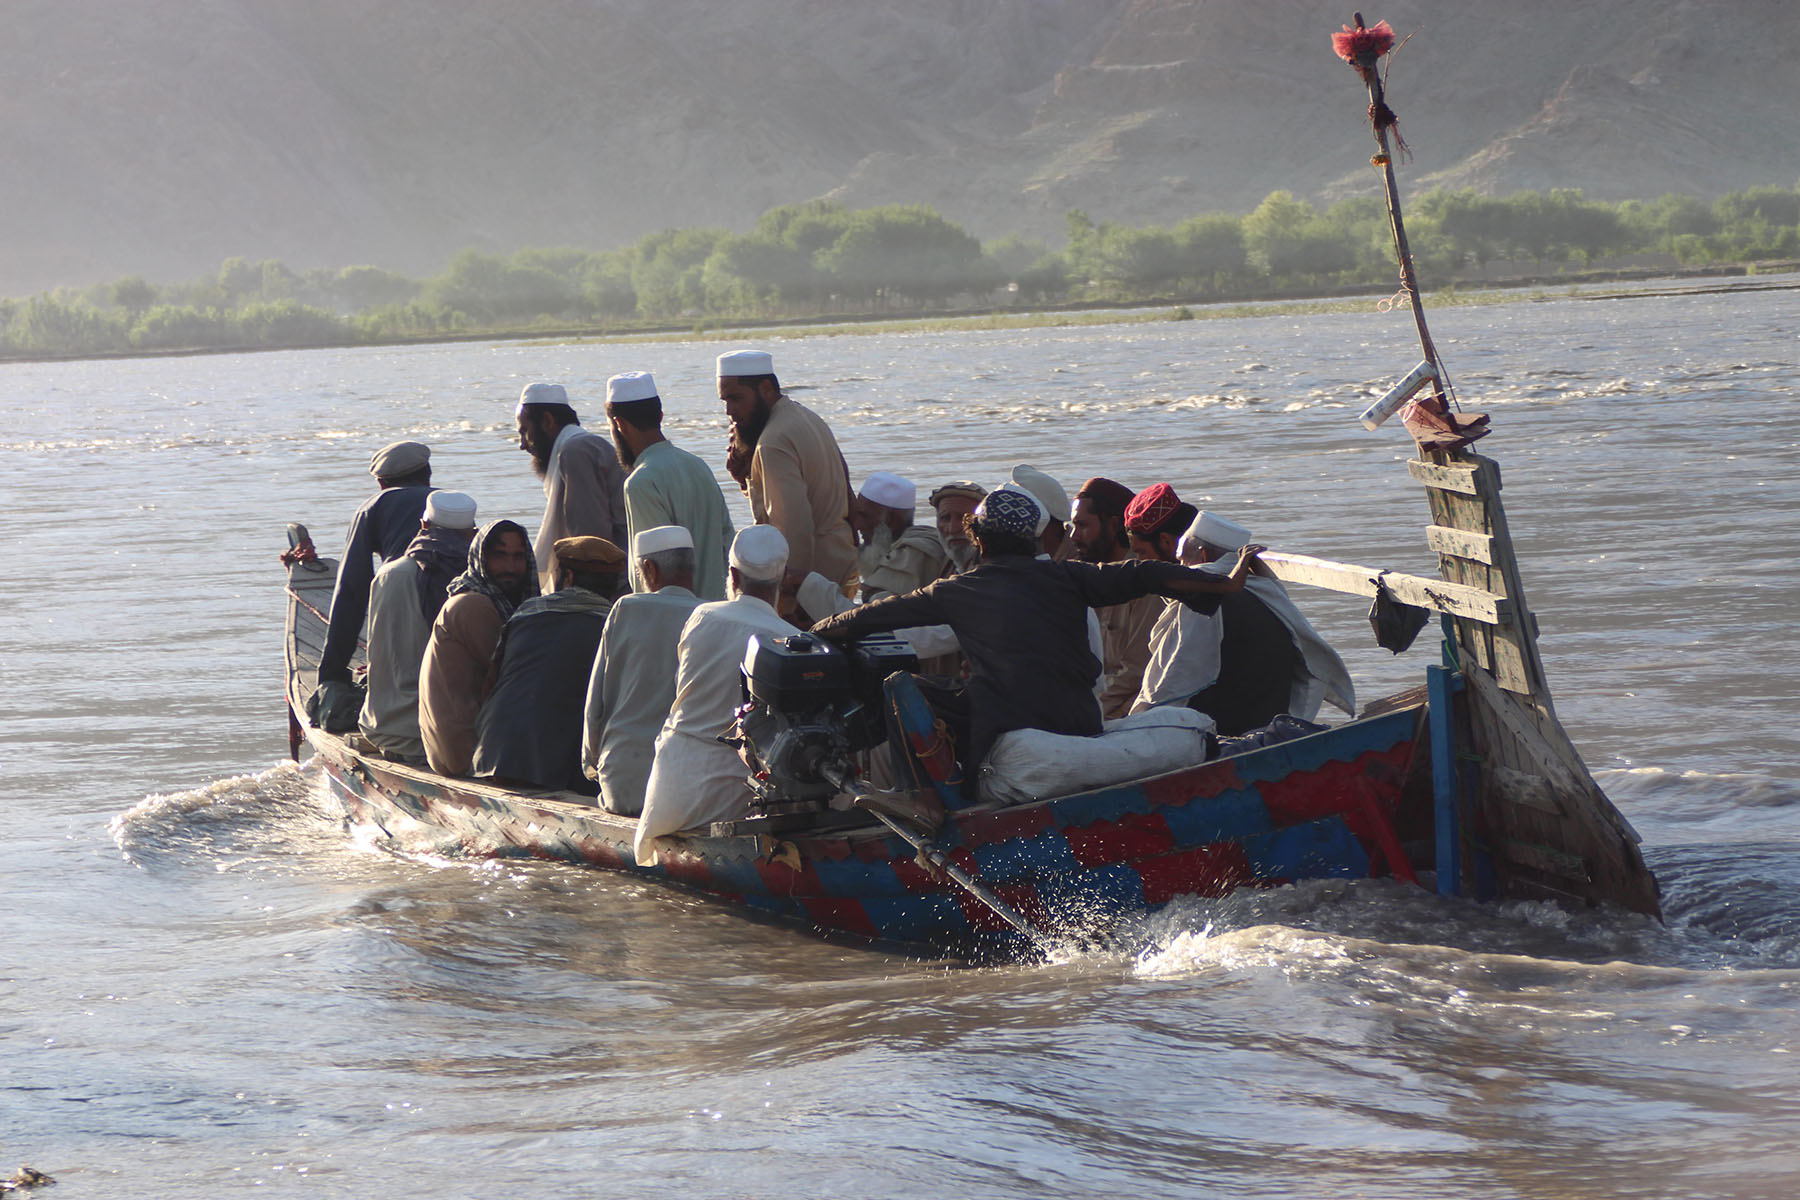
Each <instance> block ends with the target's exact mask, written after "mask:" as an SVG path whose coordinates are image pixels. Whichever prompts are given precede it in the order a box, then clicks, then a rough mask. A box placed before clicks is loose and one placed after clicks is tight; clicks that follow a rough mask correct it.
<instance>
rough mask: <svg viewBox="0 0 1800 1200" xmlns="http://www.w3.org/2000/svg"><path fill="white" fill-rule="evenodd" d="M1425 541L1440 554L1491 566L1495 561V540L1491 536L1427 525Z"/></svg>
mask: <svg viewBox="0 0 1800 1200" xmlns="http://www.w3.org/2000/svg"><path fill="white" fill-rule="evenodd" d="M1425 541H1426V542H1427V543H1428V544H1429V545H1430V546H1431V548H1432V549H1433V550H1436V551H1437V552H1438V553H1439V554H1448V555H1451V556H1452V557H1455V558H1466V559H1469V560H1471V561H1473V562H1478V563H1483V564H1491V563H1492V562H1493V561H1494V539H1493V536H1492V535H1491V534H1486V533H1470V532H1469V531H1468V530H1466V529H1449V528H1446V527H1445V526H1442V525H1427V526H1426V527H1425Z"/></svg>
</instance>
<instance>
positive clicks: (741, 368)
mask: <svg viewBox="0 0 1800 1200" xmlns="http://www.w3.org/2000/svg"><path fill="white" fill-rule="evenodd" d="M774 373H775V360H774V358H772V357H771V356H770V355H769V353H768V352H767V351H765V350H733V351H731V352H730V353H729V354H721V355H719V378H720V379H729V378H731V377H733V376H736V375H773V374H774Z"/></svg>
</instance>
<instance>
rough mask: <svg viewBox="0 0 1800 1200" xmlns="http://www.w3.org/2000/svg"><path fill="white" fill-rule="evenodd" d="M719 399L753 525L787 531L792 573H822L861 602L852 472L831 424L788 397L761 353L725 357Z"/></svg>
mask: <svg viewBox="0 0 1800 1200" xmlns="http://www.w3.org/2000/svg"><path fill="white" fill-rule="evenodd" d="M719 399H720V400H722V401H723V402H724V404H725V413H726V415H727V416H729V417H730V418H731V424H732V440H733V446H734V449H733V455H732V460H733V463H734V464H735V466H734V469H733V475H734V476H738V472H739V471H740V470H741V471H742V472H743V473H742V475H741V476H739V482H740V484H741V485H742V486H743V488H744V490H745V491H747V492H748V493H749V495H750V516H751V519H752V520H754V521H755V522H756V523H757V524H758V525H773V526H774V527H775V528H777V529H779V530H780V531H781V534H782V536H783V537H785V538H786V539H787V544H788V567H789V569H791V570H794V571H798V572H800V573H802V574H804V573H806V572H810V571H816V572H818V573H819V574H821V575H823V576H825V578H827V579H829V580H831V581H832V582H833V583H835V584H837V586H838V588H839V589H840V590H841V591H842V592H843V593H844V595H846V596H855V595H856V588H857V584H858V583H859V582H860V579H861V573H860V571H859V569H858V566H857V555H856V538H855V536H854V535H853V534H852V533H851V531H850V473H849V469H848V468H847V467H846V466H845V465H844V455H843V452H842V451H841V450H839V449H838V444H837V438H835V437H833V436H832V433H831V428H830V426H828V425H826V424H825V421H824V419H823V418H821V417H820V416H819V415H818V414H817V413H815V412H813V411H812V410H811V409H809V408H806V407H804V406H803V405H801V404H799V403H798V402H796V401H794V400H790V399H789V398H788V397H786V396H784V395H783V394H782V392H781V384H780V381H779V380H777V379H776V378H775V365H774V360H773V359H771V358H770V357H769V355H768V354H766V353H764V352H763V351H761V350H734V351H732V352H731V353H729V354H721V355H720V356H719ZM746 454H747V455H748V457H749V461H748V463H747V464H746V463H745V462H744V461H743V459H744V455H746Z"/></svg>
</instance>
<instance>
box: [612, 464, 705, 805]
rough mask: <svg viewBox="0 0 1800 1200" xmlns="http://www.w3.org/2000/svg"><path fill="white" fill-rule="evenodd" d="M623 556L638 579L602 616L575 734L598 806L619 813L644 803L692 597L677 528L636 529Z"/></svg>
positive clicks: (690, 572)
mask: <svg viewBox="0 0 1800 1200" xmlns="http://www.w3.org/2000/svg"><path fill="white" fill-rule="evenodd" d="M627 486H629V484H628V485H627ZM631 557H632V561H633V563H634V565H635V568H636V572H637V576H638V578H639V580H640V581H641V586H640V588H639V590H638V591H637V592H635V593H633V594H632V595H629V596H624V597H621V598H620V599H619V601H618V602H617V603H616V604H614V605H613V608H612V612H611V614H609V615H608V616H607V618H606V632H605V633H603V634H602V635H601V637H600V652H599V653H598V654H597V655H595V656H594V669H593V671H592V673H591V674H590V675H589V678H588V689H587V721H586V724H585V726H584V729H583V732H582V738H581V769H582V771H583V772H584V773H585V774H586V775H587V777H588V778H589V779H592V780H593V781H594V782H596V783H598V784H599V785H600V806H601V807H602V808H604V809H606V810H607V811H608V812H615V813H619V814H620V815H622V816H627V817H635V816H637V815H638V814H639V813H640V812H642V811H643V809H644V789H645V787H646V786H647V784H648V783H649V780H650V762H651V759H652V757H653V755H654V753H655V742H656V735H657V733H658V732H659V731H660V730H661V729H662V726H663V722H664V721H666V720H668V717H669V710H670V709H672V708H673V707H674V706H675V668H676V665H677V663H678V662H679V650H680V643H681V631H682V629H683V628H684V627H685V626H686V625H687V622H688V618H689V617H691V616H693V615H694V609H695V608H697V607H699V604H700V599H699V597H698V596H696V595H694V578H695V562H694V557H695V556H694V539H693V536H692V535H691V534H690V533H689V532H688V531H687V530H686V529H685V528H683V527H682V526H680V525H659V526H657V527H655V528H653V529H644V530H640V531H639V532H638V535H637V537H636V538H634V539H633V540H632V543H631ZM732 694H733V695H735V694H736V693H735V692H734V693H732Z"/></svg>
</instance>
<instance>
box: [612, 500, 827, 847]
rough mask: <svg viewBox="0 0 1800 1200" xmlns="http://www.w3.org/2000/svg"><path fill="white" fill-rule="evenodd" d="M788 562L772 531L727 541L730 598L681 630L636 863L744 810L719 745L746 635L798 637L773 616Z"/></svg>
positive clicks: (744, 799)
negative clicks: (662, 840) (667, 840)
mask: <svg viewBox="0 0 1800 1200" xmlns="http://www.w3.org/2000/svg"><path fill="white" fill-rule="evenodd" d="M787 559H788V545H787V539H786V538H784V537H782V536H781V531H780V530H779V529H777V528H775V527H774V526H773V525H752V526H751V527H750V528H748V529H746V530H744V531H743V532H741V533H739V534H738V535H737V537H736V538H735V539H733V541H732V543H731V572H730V574H731V595H732V598H731V599H729V600H723V601H720V602H719V603H717V604H702V605H701V606H700V607H698V608H696V609H695V610H694V614H693V616H691V617H689V618H688V622H687V625H686V626H685V627H684V628H683V629H682V631H681V648H680V652H679V663H678V665H677V667H676V671H675V705H674V707H673V708H671V709H670V710H669V719H668V720H667V721H665V722H664V723H663V727H662V732H661V733H659V734H658V735H657V737H656V759H655V761H654V762H653V763H652V764H651V767H650V781H649V783H648V785H647V786H646V788H645V792H644V814H643V816H642V817H641V818H640V819H639V821H638V829H637V842H636V848H637V860H638V865H639V866H645V867H648V866H651V865H653V864H654V863H655V862H656V855H657V846H656V840H657V839H658V838H659V837H662V836H663V835H664V834H670V833H676V832H678V831H680V830H683V829H690V828H692V827H694V826H696V825H705V824H708V823H710V822H712V821H723V820H728V819H730V818H732V817H738V816H743V815H744V814H745V813H747V812H748V811H749V806H750V783H749V780H750V769H749V768H748V767H746V766H745V765H744V760H743V759H741V758H739V757H738V753H737V751H736V750H734V749H732V748H731V747H730V746H725V745H721V744H720V742H719V740H718V739H719V735H720V734H721V733H724V732H725V731H726V730H728V729H729V728H731V722H732V719H733V714H734V713H735V712H736V710H737V706H738V704H739V702H740V700H741V699H742V697H743V687H742V682H741V681H742V679H743V662H744V651H745V650H746V649H748V647H749V644H750V638H751V637H752V636H753V635H756V634H761V635H763V636H765V637H771V636H773V637H780V636H791V635H793V634H797V633H799V632H800V631H799V630H798V629H796V628H794V627H793V626H792V625H790V624H788V623H787V622H786V621H784V620H782V619H781V617H780V615H779V614H777V613H776V611H775V601H776V600H777V599H778V598H779V597H780V594H781V576H782V570H783V568H784V567H785V566H786V565H787Z"/></svg>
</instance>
